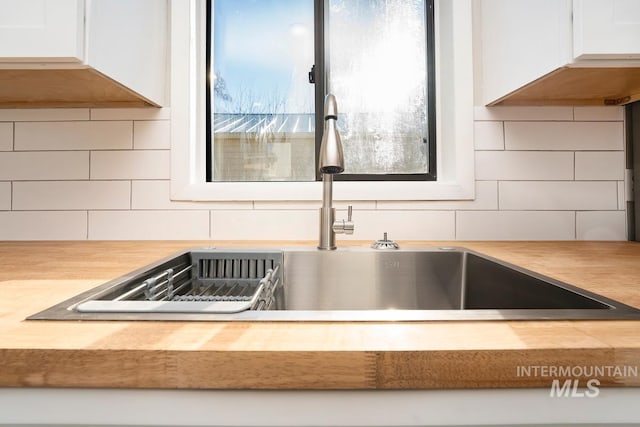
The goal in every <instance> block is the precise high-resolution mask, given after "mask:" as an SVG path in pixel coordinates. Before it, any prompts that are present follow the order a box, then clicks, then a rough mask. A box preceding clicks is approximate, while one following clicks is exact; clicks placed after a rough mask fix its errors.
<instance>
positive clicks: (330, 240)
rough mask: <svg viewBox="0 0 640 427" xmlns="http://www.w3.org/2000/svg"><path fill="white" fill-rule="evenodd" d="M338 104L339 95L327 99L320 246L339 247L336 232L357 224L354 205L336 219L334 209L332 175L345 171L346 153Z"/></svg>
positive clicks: (322, 163) (349, 230) (322, 168)
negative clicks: (338, 121) (339, 130)
mask: <svg viewBox="0 0 640 427" xmlns="http://www.w3.org/2000/svg"><path fill="white" fill-rule="evenodd" d="M337 120H338V106H337V104H336V97H335V96H333V95H332V94H327V96H326V97H325V99H324V131H323V134H322V144H321V145H320V166H319V169H320V172H321V173H322V207H321V208H320V240H319V244H318V249H323V250H333V249H335V248H336V233H338V234H353V229H354V224H353V222H352V221H351V215H352V213H353V208H352V206H349V209H348V214H347V216H348V219H347V220H346V221H345V220H338V221H336V220H335V216H336V210H335V209H334V208H333V206H332V203H333V175H335V174H338V173H342V172H344V154H343V153H342V142H341V141H340V134H339V133H338V129H337V128H336V121H337Z"/></svg>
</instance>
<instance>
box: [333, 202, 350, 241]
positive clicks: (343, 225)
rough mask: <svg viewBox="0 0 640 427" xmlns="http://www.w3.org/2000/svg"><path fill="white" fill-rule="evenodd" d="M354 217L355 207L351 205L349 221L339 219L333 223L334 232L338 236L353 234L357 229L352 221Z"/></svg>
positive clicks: (348, 211) (348, 208) (348, 212)
mask: <svg viewBox="0 0 640 427" xmlns="http://www.w3.org/2000/svg"><path fill="white" fill-rule="evenodd" d="M352 216H353V206H351V205H349V206H348V207H347V218H348V219H347V220H346V221H345V220H344V219H339V220H336V221H335V222H334V223H333V227H332V228H333V232H334V233H336V234H353V230H354V229H355V224H354V223H353V221H351V217H352Z"/></svg>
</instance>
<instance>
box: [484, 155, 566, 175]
mask: <svg viewBox="0 0 640 427" xmlns="http://www.w3.org/2000/svg"><path fill="white" fill-rule="evenodd" d="M476 179H478V180H487V181H491V180H571V179H573V153H570V152H539V151H476Z"/></svg>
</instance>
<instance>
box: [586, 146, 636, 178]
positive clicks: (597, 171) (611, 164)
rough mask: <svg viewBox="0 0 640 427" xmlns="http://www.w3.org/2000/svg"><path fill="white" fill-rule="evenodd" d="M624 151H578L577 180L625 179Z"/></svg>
mask: <svg viewBox="0 0 640 427" xmlns="http://www.w3.org/2000/svg"><path fill="white" fill-rule="evenodd" d="M624 167H625V160H624V152H623V151H578V152H576V180H593V181H608V180H613V181H619V180H622V179H624Z"/></svg>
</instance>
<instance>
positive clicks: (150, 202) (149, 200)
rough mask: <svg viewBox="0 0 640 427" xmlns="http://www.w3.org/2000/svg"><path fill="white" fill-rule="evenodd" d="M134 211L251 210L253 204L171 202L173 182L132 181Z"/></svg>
mask: <svg viewBox="0 0 640 427" xmlns="http://www.w3.org/2000/svg"><path fill="white" fill-rule="evenodd" d="M131 191H132V196H131V205H132V206H131V208H132V209H146V210H171V209H181V210H183V209H186V210H205V209H206V210H210V209H218V210H225V209H251V208H252V207H253V202H189V201H172V200H171V182H170V181H168V180H164V181H132V188H131Z"/></svg>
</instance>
